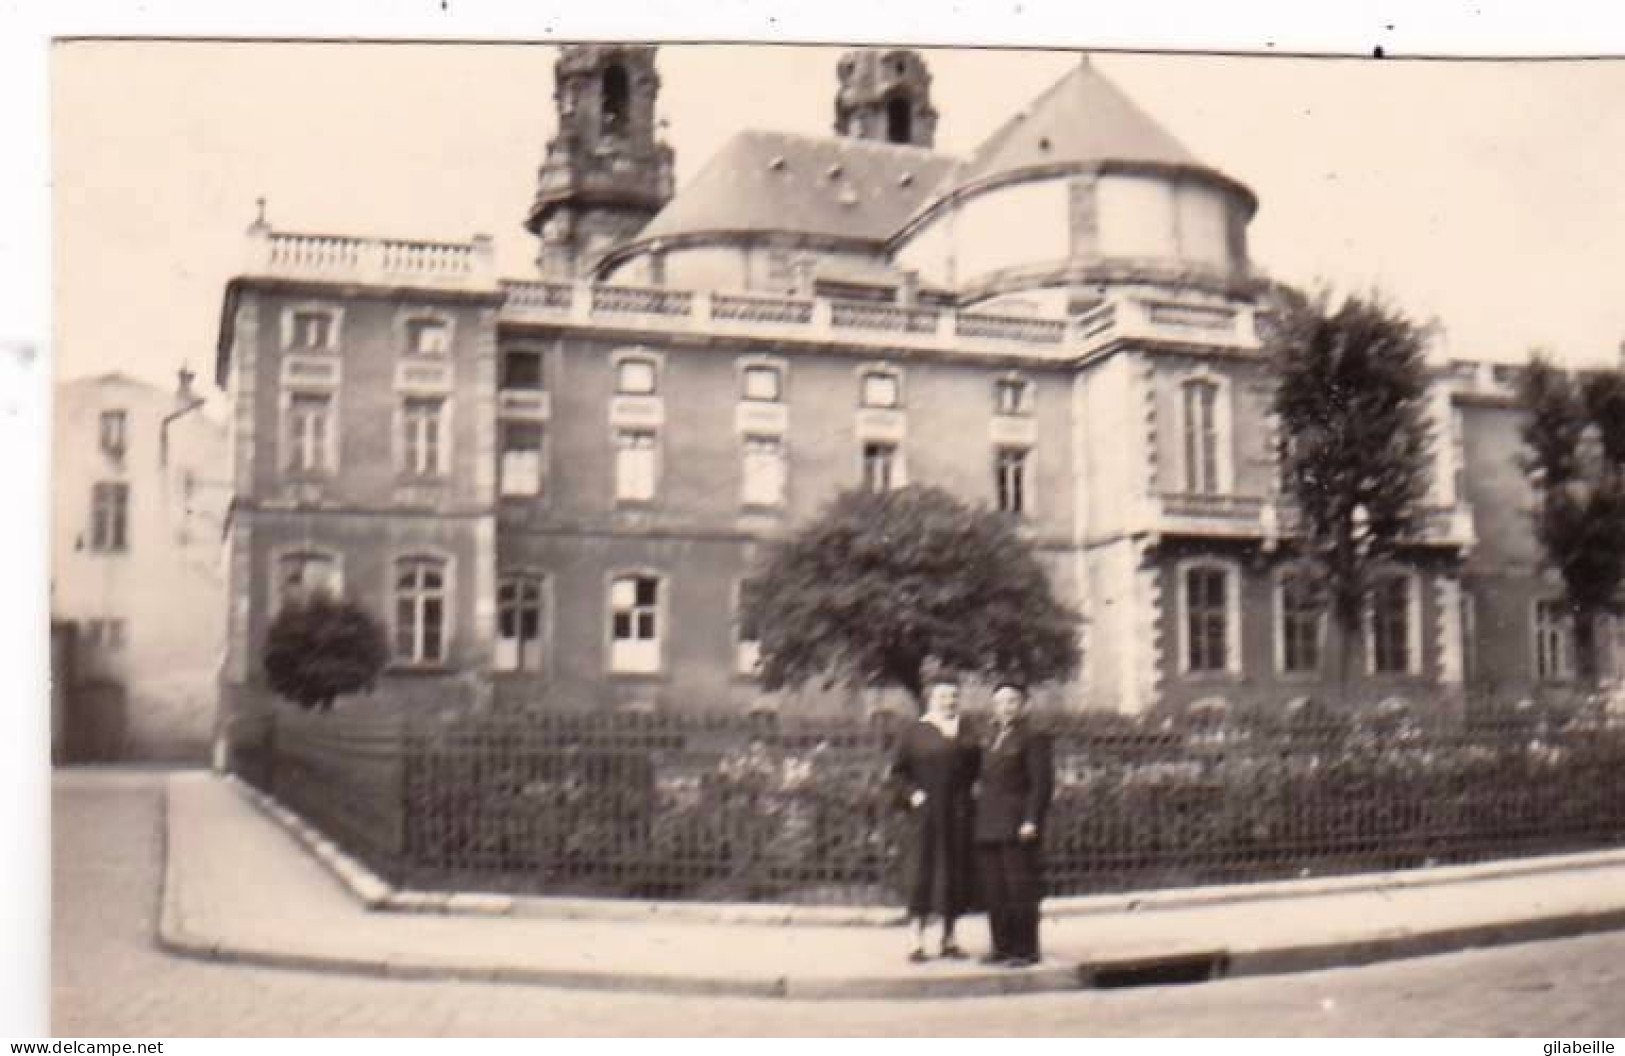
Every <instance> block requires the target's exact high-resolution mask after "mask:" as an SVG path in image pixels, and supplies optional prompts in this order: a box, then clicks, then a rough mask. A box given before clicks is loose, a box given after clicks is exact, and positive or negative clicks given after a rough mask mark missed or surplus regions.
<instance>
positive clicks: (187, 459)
mask: <svg viewBox="0 0 1625 1056" xmlns="http://www.w3.org/2000/svg"><path fill="white" fill-rule="evenodd" d="M55 410H56V414H55V432H54V443H53V454H54V466H55V479H56V484H55V488H54V489H53V501H54V506H55V509H54V518H53V521H52V534H53V539H52V544H53V546H52V566H51V618H52V622H53V627H54V630H55V633H54V634H53V635H52V644H53V649H54V650H56V652H57V657H58V659H59V660H60V661H61V663H60V664H59V665H58V667H59V669H58V670H57V672H56V673H57V675H58V677H59V679H61V680H63V681H64V682H65V683H66V684H59V685H58V686H57V687H56V688H57V690H58V692H57V694H56V695H55V696H54V697H53V699H54V700H55V701H56V707H55V709H54V711H55V714H54V715H53V718H54V719H55V720H56V721H55V722H54V723H53V734H54V736H53V744H54V747H55V752H54V753H53V754H54V756H55V757H56V758H58V759H63V760H84V759H171V760H172V759H191V760H194V761H202V760H203V759H204V758H206V756H207V751H208V745H209V742H210V739H211V737H212V736H213V731H214V722H215V698H216V690H217V687H218V682H219V677H220V663H221V660H222V658H223V656H224V654H225V644H226V636H225V631H224V624H223V621H222V619H221V612H222V607H223V606H224V604H225V576H224V569H223V567H222V563H221V551H220V546H221V530H222V527H223V525H224V523H225V510H226V504H227V501H228V500H229V498H230V494H229V490H228V488H227V487H226V481H225V480H224V472H225V443H226V430H225V428H224V427H223V426H222V425H221V424H220V423H219V422H217V421H215V420H213V419H211V418H210V417H209V416H208V415H207V414H206V413H205V411H204V409H203V400H202V399H201V398H199V396H198V395H196V394H195V393H194V392H193V389H192V377H191V374H190V373H189V372H184V371H183V372H182V376H181V383H180V386H179V388H178V390H170V391H165V390H163V389H160V388H157V387H156V386H153V385H150V384H148V383H146V382H144V381H140V380H138V379H135V378H131V377H128V376H126V375H123V374H117V373H114V374H105V375H101V376H99V377H92V378H83V379H79V380H75V381H68V382H63V383H62V384H60V385H59V386H57V391H56V408H55Z"/></svg>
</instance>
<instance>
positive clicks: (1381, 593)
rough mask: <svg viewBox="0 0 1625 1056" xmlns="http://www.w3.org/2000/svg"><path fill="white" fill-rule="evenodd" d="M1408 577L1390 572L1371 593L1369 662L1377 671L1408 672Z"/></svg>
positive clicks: (1411, 661)
mask: <svg viewBox="0 0 1625 1056" xmlns="http://www.w3.org/2000/svg"><path fill="white" fill-rule="evenodd" d="M1411 653H1412V650H1411V578H1410V577H1409V576H1403V575H1401V576H1389V577H1388V578H1386V579H1383V580H1381V581H1380V582H1378V583H1377V585H1376V586H1375V588H1373V590H1372V594H1371V666H1372V670H1374V671H1376V672H1377V673H1378V674H1386V675H1403V674H1409V673H1410V672H1411V671H1412V669H1413V665H1414V664H1415V660H1416V658H1415V657H1414V656H1412V655H1411Z"/></svg>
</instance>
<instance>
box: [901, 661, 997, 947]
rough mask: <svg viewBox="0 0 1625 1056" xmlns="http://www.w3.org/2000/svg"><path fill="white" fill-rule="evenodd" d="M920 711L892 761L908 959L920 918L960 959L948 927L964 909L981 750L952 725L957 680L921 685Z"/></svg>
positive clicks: (921, 933)
mask: <svg viewBox="0 0 1625 1056" xmlns="http://www.w3.org/2000/svg"><path fill="white" fill-rule="evenodd" d="M925 703H926V707H925V714H923V715H921V716H920V721H918V722H916V723H915V724H914V725H913V726H911V727H909V728H908V729H907V730H905V731H903V735H902V737H901V739H900V740H899V743H898V745H897V757H896V759H895V760H894V761H893V764H892V778H893V780H894V781H896V782H897V786H898V794H899V798H900V799H901V801H902V807H903V809H905V810H907V811H908V812H909V819H908V821H909V823H908V826H907V829H908V834H907V845H906V853H907V884H908V915H909V918H910V920H911V922H912V924H913V933H914V947H913V949H912V950H911V951H910V953H909V960H911V961H915V962H919V961H924V960H925V959H926V956H927V955H926V952H925V930H926V925H927V923H928V922H930V921H932V920H940V921H941V922H942V946H941V953H942V956H943V957H947V958H951V959H957V958H960V957H963V956H965V954H964V951H963V950H961V949H960V948H959V944H958V943H957V942H955V941H954V924H955V923H956V922H957V921H958V919H959V917H960V916H961V915H962V914H963V913H965V912H966V910H967V909H969V907H970V899H971V886H972V881H973V879H974V872H973V870H974V865H973V863H972V860H971V859H972V852H971V813H972V807H973V804H972V803H971V786H972V785H973V784H974V783H975V781H976V770H977V766H978V764H979V762H980V760H981V753H980V751H979V749H978V746H977V745H976V744H975V743H974V742H973V740H972V739H971V738H970V737H968V736H965V735H964V731H962V730H961V729H960V717H959V682H958V680H957V679H955V678H954V677H953V676H952V675H947V674H938V675H935V676H933V677H932V678H931V679H930V681H929V682H928V683H927V685H926V691H925Z"/></svg>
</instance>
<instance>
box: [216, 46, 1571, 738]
mask: <svg viewBox="0 0 1625 1056" xmlns="http://www.w3.org/2000/svg"><path fill="white" fill-rule="evenodd" d="M835 82H836V87H837V91H836V97H835V104H834V111H835V121H834V127H835V134H834V135H832V136H830V137H827V138H812V137H805V136H795V135H787V134H781V133H773V132H762V131H752V130H747V131H743V132H741V133H739V134H738V135H737V136H736V137H735V138H734V139H733V140H731V141H729V142H728V143H727V144H726V145H725V146H724V147H723V148H722V149H721V150H720V151H719V152H718V154H717V155H716V156H715V157H714V158H712V159H711V160H710V161H709V162H708V163H707V164H706V165H705V166H704V167H703V168H702V169H701V170H700V171H699V173H698V175H697V176H696V177H695V178H694V179H693V180H692V181H691V182H690V183H689V184H688V185H687V186H685V187H682V188H680V189H678V188H674V187H673V185H672V179H671V164H672V157H671V151H670V149H669V148H667V147H666V146H665V145H664V144H662V143H660V142H659V141H658V137H657V131H658V125H657V123H656V122H655V120H654V117H653V115H654V112H655V106H656V101H657V94H658V89H659V78H658V76H657V74H656V72H655V54H654V51H653V49H651V48H647V47H626V46H611V45H590V46H574V47H566V48H563V49H562V50H561V57H560V59H559V61H558V66H557V83H558V90H557V92H556V95H555V103H556V106H557V111H558V131H557V134H556V136H555V138H554V139H553V141H552V142H550V143H549V144H548V146H547V150H546V157H545V162H544V164H543V166H542V169H541V174H540V181H539V189H538V194H537V197H536V200H535V203H534V205H533V207H532V209H531V211H530V213H529V215H528V217H526V218H525V219H526V226H527V227H528V228H529V229H530V230H531V231H532V232H533V233H535V234H536V235H537V236H538V239H539V244H540V251H539V256H538V265H539V269H540V273H541V278H539V279H529V280H526V279H517V280H505V279H502V278H500V277H499V276H498V275H496V274H495V270H494V267H493V263H492V247H491V242H490V240H489V239H488V238H484V237H476V238H475V239H473V240H471V241H470V242H467V243H430V242H421V241H410V240H373V239H360V238H346V237H329V236H306V235H299V234H291V233H285V232H280V231H273V230H271V229H270V228H269V227H268V226H267V225H265V224H264V223H263V222H260V223H256V224H255V225H254V227H253V228H251V230H250V233H249V242H250V250H251V258H250V262H249V264H248V266H247V268H246V269H245V270H244V272H243V273H242V274H241V275H240V276H238V277H237V278H235V279H234V280H233V281H232V282H231V283H230V285H229V287H228V289H227V291H226V297H225V303H224V308H223V312H222V321H221V340H220V346H219V353H220V357H219V370H218V380H219V383H220V384H221V385H222V386H224V387H225V388H226V389H227V391H228V393H229V396H230V401H231V406H232V407H233V414H232V422H231V432H232V444H231V446H232V455H231V478H232V482H233V487H234V492H235V504H234V509H233V516H232V518H231V525H230V531H229V539H230V570H229V578H230V590H229V596H230V599H231V601H230V618H229V621H228V623H229V649H228V660H227V666H226V671H225V690H226V694H227V697H228V699H239V698H243V697H251V696H253V695H254V694H256V693H258V692H261V689H260V686H261V682H262V676H261V674H260V671H259V663H260V661H259V647H260V643H261V642H262V641H263V637H264V633H265V629H266V626H267V625H268V622H269V620H270V618H271V617H272V615H273V614H274V613H275V611H276V609H277V607H278V606H279V605H280V604H282V603H283V601H284V600H285V599H286V598H288V597H290V596H291V595H292V594H293V593H296V592H298V591H303V590H308V589H315V588H317V587H327V588H330V589H335V590H339V591H342V592H343V593H344V594H346V595H349V596H353V597H355V598H356V599H358V600H361V601H363V602H364V603H365V604H367V605H368V606H369V607H371V608H373V609H374V610H375V611H376V612H377V613H378V614H379V615H380V616H381V617H382V618H383V619H384V620H385V622H386V623H387V624H388V627H389V633H390V638H391V643H392V647H393V653H394V662H393V664H392V666H391V668H390V669H389V672H388V674H387V675H386V678H385V682H386V685H385V688H384V692H385V693H386V694H387V695H388V696H389V698H390V699H392V700H398V701H402V702H405V703H406V705H407V706H422V707H440V706H457V707H461V706H481V707H485V706H489V707H504V708H639V709H676V708H688V709H708V708H719V707H735V708H739V707H751V706H758V705H761V704H763V703H769V704H772V705H776V706H779V707H784V708H846V709H863V708H867V707H872V706H875V704H876V703H877V699H875V698H871V697H868V696H866V695H856V696H854V695H850V694H843V693H840V692H825V691H808V692H806V693H800V694H794V695H788V696H784V697H782V698H777V699H769V698H765V697H764V695H763V694H762V692H761V691H760V688H759V687H758V686H757V685H756V683H755V681H754V679H753V678H752V675H751V672H752V669H753V665H754V647H753V642H752V634H751V628H750V627H748V626H745V625H743V624H742V623H741V621H740V619H739V615H738V614H739V608H740V598H741V596H742V594H743V592H745V591H747V590H748V589H749V574H750V569H751V567H752V564H753V561H754V560H755V559H756V558H757V556H758V555H759V553H760V551H761V549H762V548H763V546H764V545H766V544H769V543H771V542H772V541H773V540H775V539H778V538H782V537H783V535H784V534H785V533H786V532H787V531H789V530H791V529H793V528H794V527H796V526H797V525H799V524H802V523H804V522H805V521H806V520H807V519H808V518H810V517H812V516H813V515H814V514H815V513H816V512H817V511H818V510H819V509H820V508H821V507H822V506H823V505H824V504H825V503H826V502H827V501H828V500H829V499H830V498H831V497H833V496H834V495H835V494H836V493H837V492H838V491H840V490H841V489H844V488H851V487H868V488H889V487H897V486H901V485H903V484H905V483H915V482H917V483H931V484H937V485H941V486H944V487H946V488H948V489H949V490H951V491H953V492H954V493H956V494H958V495H959V496H961V497H962V498H964V499H966V500H968V501H970V502H973V503H979V504H984V505H986V506H988V507H991V508H995V509H1000V510H1004V511H1006V512H1008V513H1009V514H1010V515H1011V516H1012V517H1017V518H1019V519H1020V522H1021V524H1022V527H1023V531H1024V532H1025V534H1026V535H1027V537H1028V538H1029V539H1030V540H1031V542H1032V544H1033V546H1034V547H1035V549H1036V550H1037V551H1038V553H1039V554H1040V556H1041V557H1042V559H1043V560H1044V562H1045V563H1046V566H1047V568H1048V569H1049V571H1050V573H1051V575H1052V578H1053V581H1054V583H1055V586H1056V589H1057V591H1058V593H1059V594H1060V595H1061V596H1062V597H1063V598H1065V599H1066V600H1068V601H1069V602H1071V603H1072V604H1074V605H1075V606H1077V608H1078V609H1079V610H1080V611H1081V612H1082V613H1083V614H1084V617H1085V622H1084V629H1083V632H1082V633H1083V638H1084V641H1083V643H1082V644H1083V652H1084V657H1085V661H1084V666H1083V670H1082V672H1081V674H1080V676H1079V678H1078V680H1077V681H1076V682H1075V683H1073V684H1068V685H1060V686H1052V687H1047V688H1046V690H1045V693H1046V694H1047V695H1049V696H1050V697H1052V698H1053V700H1054V701H1055V702H1057V703H1061V704H1063V705H1065V706H1072V707H1093V708H1107V709H1114V710H1118V711H1125V712H1143V711H1147V710H1150V709H1154V708H1180V707H1185V706H1189V705H1191V704H1194V703H1196V702H1199V701H1205V700H1214V699H1222V700H1225V701H1227V702H1239V701H1241V700H1245V701H1247V702H1250V703H1254V704H1260V705H1263V706H1282V707H1284V706H1287V705H1288V703H1289V702H1291V701H1293V700H1294V699H1296V698H1302V697H1317V696H1322V695H1323V694H1324V693H1325V691H1326V688H1327V686H1328V684H1329V683H1330V682H1331V680H1332V679H1333V678H1335V672H1336V671H1337V670H1338V664H1337V657H1336V656H1335V655H1334V654H1333V650H1334V648H1335V646H1336V641H1335V638H1336V636H1335V635H1329V634H1328V633H1327V627H1326V619H1325V617H1324V616H1323V615H1322V614H1319V613H1317V612H1315V611H1313V609H1311V608H1310V607H1308V606H1307V605H1306V604H1305V599H1304V591H1303V589H1302V585H1301V579H1300V578H1299V575H1298V573H1299V572H1300V571H1301V570H1300V569H1299V567H1298V566H1297V565H1295V564H1294V562H1293V560H1292V557H1291V555H1292V550H1293V548H1292V545H1291V541H1292V538H1293V530H1294V529H1293V512H1292V510H1291V508H1290V504H1289V503H1286V502H1284V501H1283V499H1282V495H1281V491H1280V487H1279V471H1278V467H1277V463H1276V454H1275V452H1276V448H1277V436H1276V434H1275V431H1274V428H1273V425H1272V422H1271V419H1270V414H1269V403H1270V381H1269V377H1268V375H1267V372H1266V364H1265V363H1264V360H1263V358H1262V351H1261V342H1260V337H1259V328H1260V317H1261V316H1262V315H1264V314H1265V313H1264V311H1263V309H1262V307H1261V298H1262V295H1263V294H1264V292H1265V291H1266V289H1267V286H1268V284H1267V282H1266V281H1265V279H1264V278H1263V277H1262V276H1261V274H1260V273H1259V272H1258V271H1257V270H1256V269H1255V267H1254V265H1253V263H1252V262H1251V260H1250V259H1249V256H1248V249H1247V226H1248V223H1249V222H1250V220H1251V218H1252V216H1253V214H1254V212H1255V211H1256V209H1257V207H1258V203H1257V200H1256V199H1255V197H1254V195H1253V194H1252V192H1251V191H1250V190H1248V189H1247V188H1246V187H1245V186H1243V185H1242V184H1240V183H1239V182H1238V181H1236V180H1234V179H1233V178H1231V177H1229V176H1227V175H1225V174H1224V173H1223V172H1221V171H1219V170H1217V169H1215V168H1213V167H1210V166H1209V165H1207V164H1205V163H1204V162H1202V161H1200V160H1199V159H1197V158H1195V157H1194V156H1192V155H1191V154H1190V152H1189V151H1188V150H1186V149H1185V147H1183V146H1182V145H1181V144H1180V143H1179V142H1178V141H1177V140H1176V139H1175V138H1174V137H1173V136H1172V135H1170V134H1169V133H1168V132H1167V131H1166V130H1165V129H1163V128H1162V127H1161V126H1160V125H1158V124H1157V123H1156V122H1155V121H1154V120H1153V119H1152V118H1151V117H1150V116H1149V115H1147V114H1146V113H1144V112H1143V111H1142V110H1141V109H1140V108H1139V107H1138V106H1137V105H1136V104H1135V103H1134V102H1133V101H1132V100H1130V99H1129V98H1127V97H1126V96H1125V95H1124V94H1123V93H1122V92H1120V91H1119V90H1118V89H1117V88H1116V87H1115V86H1114V85H1112V84H1111V83H1110V82H1109V81H1108V80H1107V79H1106V78H1104V77H1103V76H1102V75H1101V74H1100V73H1099V72H1098V71H1097V70H1095V69H1094V68H1093V67H1092V66H1091V65H1090V64H1089V63H1088V61H1087V60H1086V59H1085V60H1083V61H1081V62H1080V64H1079V65H1078V66H1077V67H1076V68H1075V69H1074V70H1072V71H1071V72H1070V73H1068V74H1067V75H1066V76H1065V77H1063V78H1062V79H1061V80H1060V81H1059V82H1057V83H1056V84H1055V85H1054V86H1053V87H1051V88H1050V89H1049V90H1048V91H1046V92H1045V93H1044V94H1043V95H1041V96H1040V97H1039V98H1037V99H1035V100H1034V101H1033V102H1032V103H1031V104H1030V105H1029V106H1028V107H1027V108H1026V109H1024V110H1023V111H1022V112H1021V113H1019V114H1016V115H1014V116H1012V118H1011V119H1010V120H1009V122H1007V123H1006V124H1005V125H1004V126H1003V127H1002V128H1000V129H999V130H998V131H996V132H995V133H994V134H993V135H992V136H991V137H989V139H988V140H987V141H986V142H985V143H984V144H983V145H982V146H980V147H979V148H978V149H977V150H976V151H975V152H974V153H973V154H972V155H971V156H970V157H968V158H958V157H952V156H948V155H945V154H942V153H939V152H937V151H935V150H934V149H933V143H934V132H935V124H936V120H937V113H936V111H935V109H934V108H933V106H932V104H931V100H930V87H931V79H930V74H929V72H928V70H927V68H926V65H925V62H924V60H923V59H922V58H921V57H920V56H919V55H918V54H916V53H914V52H911V51H906V50H890V51H888V50H884V49H870V50H862V51H856V52H853V53H850V54H848V55H847V56H845V57H844V58H843V59H842V60H841V61H840V63H839V66H838V68H837V70H836V71H835ZM1509 391H1510V390H1509V388H1508V383H1507V379H1506V378H1505V377H1498V376H1495V375H1493V374H1492V373H1491V372H1489V371H1488V370H1487V368H1479V367H1477V366H1474V365H1471V364H1466V365H1458V366H1455V367H1451V368H1444V367H1441V368H1440V369H1439V370H1438V372H1437V376H1436V380H1435V384H1434V388H1433V397H1432V402H1431V410H1432V417H1433V424H1434V429H1435V433H1436V435H1437V437H1438V443H1436V445H1435V457H1436V460H1437V464H1436V466H1435V472H1434V474H1433V485H1432V492H1431V494H1430V496H1429V499H1428V504H1429V509H1428V515H1427V518H1426V527H1425V529H1424V530H1423V531H1421V532H1420V533H1419V534H1418V536H1417V537H1416V539H1415V540H1414V541H1413V543H1412V545H1411V546H1410V547H1409V548H1408V550H1407V552H1406V553H1405V555H1404V559H1403V560H1402V561H1400V562H1398V563H1396V565H1395V566H1394V567H1393V568H1392V569H1390V570H1389V572H1388V573H1387V575H1386V577H1385V578H1384V580H1383V582H1382V584H1381V586H1380V588H1379V590H1378V591H1377V593H1376V597H1375V599H1374V602H1373V606H1372V612H1371V615H1370V618H1369V620H1368V621H1367V628H1366V639H1367V640H1366V648H1365V649H1364V650H1363V653H1364V656H1365V658H1366V661H1365V663H1366V668H1367V669H1366V670H1365V671H1363V672H1357V673H1356V674H1357V678H1356V686H1355V690H1356V692H1355V695H1356V696H1357V697H1361V698H1364V699H1379V698H1387V697H1401V698H1404V699H1407V700H1415V701H1419V702H1420V701H1422V700H1424V699H1425V700H1427V701H1439V700H1443V701H1448V702H1454V703H1457V704H1459V703H1460V702H1461V701H1462V700H1463V699H1464V698H1465V697H1467V696H1471V695H1472V693H1473V691H1474V689H1475V687H1478V688H1483V689H1485V690H1486V691H1491V692H1493V693H1494V694H1496V695H1499V696H1507V697H1512V698H1520V697H1522V696H1527V695H1530V694H1533V693H1537V692H1540V691H1541V690H1542V687H1543V686H1544V685H1549V686H1552V687H1561V686H1562V685H1563V683H1564V680H1565V678H1566V677H1570V676H1571V672H1569V673H1568V674H1566V673H1565V672H1566V670H1567V669H1565V668H1564V666H1563V663H1560V662H1558V660H1556V659H1554V657H1557V656H1558V654H1559V653H1560V652H1561V651H1562V650H1563V649H1565V648H1567V646H1564V645H1561V644H1559V639H1560V638H1561V637H1562V635H1564V634H1566V633H1567V632H1566V629H1565V628H1564V626H1563V625H1562V622H1561V620H1560V619H1555V617H1554V614H1556V610H1553V609H1551V608H1550V606H1545V605H1543V603H1544V602H1546V601H1549V600H1551V599H1552V598H1555V597H1556V595H1557V587H1556V585H1555V583H1551V582H1548V581H1547V580H1546V579H1545V578H1544V577H1543V575H1542V573H1541V571H1540V569H1539V567H1538V561H1537V560H1536V555H1535V552H1534V549H1533V545H1534V544H1533V541H1532V539H1531V538H1530V535H1529V531H1528V523H1527V517H1525V516H1524V515H1523V511H1525V510H1526V509H1527V508H1528V506H1529V503H1530V498H1529V495H1528V491H1527V487H1526V485H1525V484H1524V482H1523V479H1522V476H1521V474H1520V473H1519V472H1518V470H1517V467H1516V460H1515V459H1516V445H1517V442H1518V441H1517V430H1516V411H1515V410H1514V409H1512V407H1511V404H1510V398H1509ZM1549 617H1553V618H1549ZM1565 655H1566V654H1565ZM1564 662H1565V663H1566V662H1567V661H1564Z"/></svg>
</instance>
